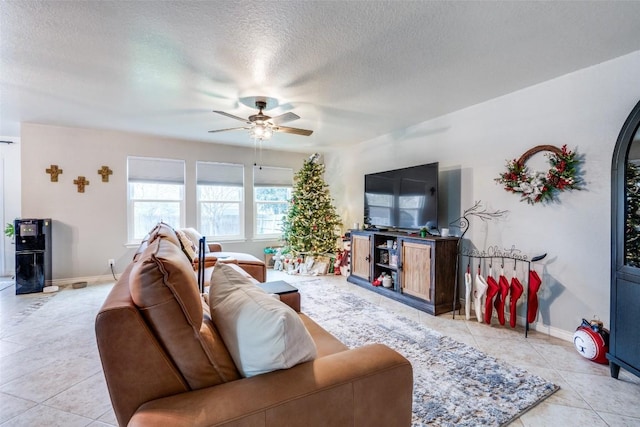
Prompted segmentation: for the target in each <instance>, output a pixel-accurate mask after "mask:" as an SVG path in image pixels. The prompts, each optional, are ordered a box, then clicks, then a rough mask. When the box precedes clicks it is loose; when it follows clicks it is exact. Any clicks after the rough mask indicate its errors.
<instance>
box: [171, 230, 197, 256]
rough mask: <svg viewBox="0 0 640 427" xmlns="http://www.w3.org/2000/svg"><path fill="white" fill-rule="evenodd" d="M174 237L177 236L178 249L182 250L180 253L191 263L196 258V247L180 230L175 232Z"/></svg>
mask: <svg viewBox="0 0 640 427" xmlns="http://www.w3.org/2000/svg"><path fill="white" fill-rule="evenodd" d="M176 235H177V236H178V240H179V241H180V247H181V248H182V252H184V254H185V255H186V256H187V258H189V261H191V262H193V260H195V259H196V258H197V255H196V246H195V245H194V244H193V242H192V241H191V240H190V239H189V238H188V237H187V235H186V234H184V231H182V230H176Z"/></svg>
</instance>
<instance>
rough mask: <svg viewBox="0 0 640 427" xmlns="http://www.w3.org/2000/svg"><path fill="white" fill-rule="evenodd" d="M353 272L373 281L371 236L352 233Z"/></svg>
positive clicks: (368, 280)
mask: <svg viewBox="0 0 640 427" xmlns="http://www.w3.org/2000/svg"><path fill="white" fill-rule="evenodd" d="M351 274H352V275H354V276H358V277H360V278H361V279H365V280H366V281H367V282H371V236H370V235H361V234H351Z"/></svg>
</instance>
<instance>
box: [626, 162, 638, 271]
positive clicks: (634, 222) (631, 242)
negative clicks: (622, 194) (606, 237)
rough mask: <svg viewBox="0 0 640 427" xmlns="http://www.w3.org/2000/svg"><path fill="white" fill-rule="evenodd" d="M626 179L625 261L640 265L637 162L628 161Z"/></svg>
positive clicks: (632, 264) (628, 263)
mask: <svg viewBox="0 0 640 427" xmlns="http://www.w3.org/2000/svg"><path fill="white" fill-rule="evenodd" d="M626 180H627V191H626V196H627V203H626V205H627V206H626V207H625V208H626V209H625V210H626V214H627V220H626V224H625V228H626V229H625V236H626V239H625V252H626V254H625V263H626V264H627V265H631V266H634V267H640V239H639V238H638V231H640V168H639V167H638V166H637V165H636V164H634V163H631V162H627V174H626Z"/></svg>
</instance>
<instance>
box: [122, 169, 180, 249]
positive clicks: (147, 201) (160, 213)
mask: <svg viewBox="0 0 640 427" xmlns="http://www.w3.org/2000/svg"><path fill="white" fill-rule="evenodd" d="M127 181H128V184H129V188H128V192H129V194H128V206H127V207H128V209H127V211H128V213H127V215H128V229H129V236H128V237H129V241H131V242H133V241H139V240H142V239H143V238H144V236H146V235H147V233H148V232H149V231H151V229H152V228H153V227H154V226H155V225H156V224H157V223H158V222H159V221H163V222H165V223H167V224H169V225H170V226H172V227H176V228H178V227H180V226H181V225H182V223H183V217H184V160H170V159H154V158H149V157H129V158H127Z"/></svg>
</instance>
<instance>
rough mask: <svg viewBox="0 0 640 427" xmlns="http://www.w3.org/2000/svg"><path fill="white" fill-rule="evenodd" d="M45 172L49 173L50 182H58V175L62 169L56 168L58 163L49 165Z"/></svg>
mask: <svg viewBox="0 0 640 427" xmlns="http://www.w3.org/2000/svg"><path fill="white" fill-rule="evenodd" d="M45 172H46V173H48V174H50V175H51V182H58V175H60V174H61V173H62V169H60V168H58V165H51V167H50V168H47V169H45Z"/></svg>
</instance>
